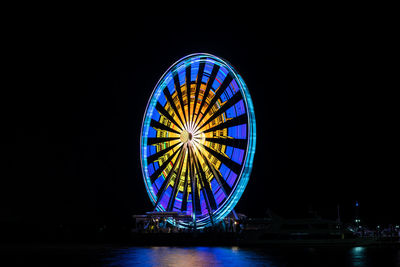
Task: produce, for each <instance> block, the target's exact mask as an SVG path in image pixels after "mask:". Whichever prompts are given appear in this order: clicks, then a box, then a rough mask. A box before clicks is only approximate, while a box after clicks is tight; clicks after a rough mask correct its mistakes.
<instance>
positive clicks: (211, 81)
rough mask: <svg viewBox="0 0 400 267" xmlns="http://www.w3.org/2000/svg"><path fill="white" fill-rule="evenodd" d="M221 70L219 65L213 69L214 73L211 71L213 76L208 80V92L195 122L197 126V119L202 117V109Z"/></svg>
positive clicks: (205, 92)
mask: <svg viewBox="0 0 400 267" xmlns="http://www.w3.org/2000/svg"><path fill="white" fill-rule="evenodd" d="M219 68H220V67H219V66H218V65H214V66H213V69H212V71H211V75H210V77H209V78H208V82H207V85H206V90H205V91H204V95H203V98H202V101H201V103H200V108H199V112H198V113H197V116H196V120H195V121H194V122H195V124H196V122H197V119H198V118H199V116H200V115H201V109H202V108H203V106H204V103H205V102H206V100H207V97H208V94H209V92H210V89H211V86H212V85H213V83H214V80H215V78H216V77H217V74H218V71H219Z"/></svg>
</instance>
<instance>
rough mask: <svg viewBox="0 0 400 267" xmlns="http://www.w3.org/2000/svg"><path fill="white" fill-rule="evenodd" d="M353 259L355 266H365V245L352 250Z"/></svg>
mask: <svg viewBox="0 0 400 267" xmlns="http://www.w3.org/2000/svg"><path fill="white" fill-rule="evenodd" d="M350 254H351V259H352V263H353V266H355V267H358V266H365V248H364V247H354V248H352V250H351V252H350Z"/></svg>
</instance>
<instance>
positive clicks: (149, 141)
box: [147, 137, 179, 145]
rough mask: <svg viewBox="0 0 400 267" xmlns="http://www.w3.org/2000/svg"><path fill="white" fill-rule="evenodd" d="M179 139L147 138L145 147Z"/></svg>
mask: <svg viewBox="0 0 400 267" xmlns="http://www.w3.org/2000/svg"><path fill="white" fill-rule="evenodd" d="M178 139H179V137H149V138H147V145H155V144H159V143H166V142H171V141H174V140H178Z"/></svg>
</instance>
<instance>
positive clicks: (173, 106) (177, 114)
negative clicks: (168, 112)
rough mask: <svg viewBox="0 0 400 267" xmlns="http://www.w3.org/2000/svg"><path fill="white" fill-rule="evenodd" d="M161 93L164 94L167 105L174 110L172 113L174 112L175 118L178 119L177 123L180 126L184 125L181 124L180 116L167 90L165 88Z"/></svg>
mask: <svg viewBox="0 0 400 267" xmlns="http://www.w3.org/2000/svg"><path fill="white" fill-rule="evenodd" d="M163 93H164V95H165V97H166V98H167V101H168V103H169V104H170V105H171V107H172V109H173V110H174V112H175V114H176V116H177V117H178V119H179V121H180V122H181V124H182V126H183V125H185V123H184V122H183V120H182V118H181V116H180V115H179V112H178V108H177V107H176V105H175V102H174V100H173V99H172V96H171V94H170V93H169V90H168V88H165V89H164V91H163Z"/></svg>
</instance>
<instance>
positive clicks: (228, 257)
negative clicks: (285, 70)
mask: <svg viewBox="0 0 400 267" xmlns="http://www.w3.org/2000/svg"><path fill="white" fill-rule="evenodd" d="M105 263H106V264H107V265H109V266H134V265H140V266H249V265H255V266H257V265H258V266H260V263H262V265H263V266H276V265H275V264H274V263H273V262H271V261H270V259H268V257H266V256H265V255H260V254H257V253H255V252H253V251H249V250H242V249H239V248H237V247H231V248H226V247H188V248H184V247H149V248H126V249H118V250H116V251H114V255H113V257H111V258H108V259H106V262H105Z"/></svg>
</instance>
